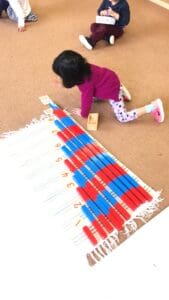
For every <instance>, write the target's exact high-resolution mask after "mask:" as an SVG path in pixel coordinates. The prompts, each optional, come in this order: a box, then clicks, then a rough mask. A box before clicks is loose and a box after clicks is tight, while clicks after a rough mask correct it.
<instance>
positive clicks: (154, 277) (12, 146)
mask: <svg viewBox="0 0 169 300" xmlns="http://www.w3.org/2000/svg"><path fill="white" fill-rule="evenodd" d="M51 130H53V127H52V125H51V122H49V120H48V119H46V118H43V119H42V120H40V121H34V122H32V123H31V124H30V125H28V126H27V127H26V128H24V129H21V130H19V131H17V132H12V133H7V134H4V135H3V136H2V138H1V140H0V165H1V171H0V173H1V189H0V223H1V225H0V226H1V238H0V239H1V250H0V251H1V255H0V257H1V268H0V273H1V275H2V277H1V278H2V279H1V284H2V288H1V291H0V296H1V294H2V296H1V297H0V298H1V299H3V300H9V299H15V298H16V299H18V300H21V299H22V300H23V299H41V300H46V299H50V300H54V299H58V298H59V299H66V298H68V297H69V298H70V297H71V298H73V299H75V300H76V299H79V297H80V299H82V300H83V299H86V298H87V297H89V298H91V297H92V298H93V297H94V298H95V299H98V300H100V299H105V300H112V297H113V298H114V297H115V298H117V299H124V297H125V298H129V299H132V300H135V298H137V300H141V299H144V298H145V293H146V298H150V297H151V298H153V299H159V298H161V299H163V300H167V299H168V289H167V281H168V279H167V278H168V275H167V273H168V268H169V265H168V252H169V243H168V241H167V237H168V232H167V230H168V229H167V228H168V225H169V211H168V209H166V210H164V211H163V212H161V213H160V214H159V215H157V216H156V217H155V218H153V219H152V220H151V221H149V222H148V223H147V224H146V225H145V226H143V227H142V228H141V229H140V230H138V231H136V232H135V233H134V234H133V235H132V236H131V237H130V238H129V239H127V240H126V241H125V242H124V243H122V244H121V245H120V246H119V247H117V249H116V250H115V251H114V252H113V254H111V255H108V256H107V258H106V259H105V260H103V261H102V263H99V264H96V267H95V268H92V269H91V268H89V267H88V264H86V258H85V256H84V252H83V253H81V250H82V247H81V246H80V245H79V247H74V245H73V243H72V242H71V241H70V240H69V239H67V237H66V235H65V234H64V233H65V227H64V230H62V229H61V227H62V225H64V224H63V223H65V218H66V216H67V212H68V211H69V207H67V211H66V210H65V205H64V206H62V205H61V204H59V205H58V202H60V201H61V200H63V199H64V200H65V189H66V188H67V185H68V184H69V181H70V177H69V176H68V178H65V177H64V180H63V178H62V177H61V176H60V175H59V174H64V171H65V170H64V168H63V167H61V164H57V167H56V163H57V161H58V159H57V158H58V157H60V155H61V152H60V148H57V147H56V137H55V136H54V135H53V134H51ZM74 196H75V194H74V191H71V192H70V193H69V200H70V198H72V201H73V199H74ZM62 210H63V213H62ZM63 216H64V222H63ZM60 225H61V226H60ZM69 233H70V232H69ZM75 244H76V243H75ZM82 245H85V243H82ZM79 250H80V251H79ZM84 250H86V249H84Z"/></svg>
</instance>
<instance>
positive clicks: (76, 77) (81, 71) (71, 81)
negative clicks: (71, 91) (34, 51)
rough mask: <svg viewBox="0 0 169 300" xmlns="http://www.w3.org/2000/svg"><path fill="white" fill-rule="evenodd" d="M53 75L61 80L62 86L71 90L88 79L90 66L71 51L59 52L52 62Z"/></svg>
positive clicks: (81, 57)
mask: <svg viewBox="0 0 169 300" xmlns="http://www.w3.org/2000/svg"><path fill="white" fill-rule="evenodd" d="M52 69H53V71H54V73H56V74H57V75H59V76H60V77H61V78H62V81H63V86H64V87H66V88H71V87H73V86H75V85H78V84H81V83H83V82H84V80H85V79H86V78H87V79H89V78H90V75H91V70H90V64H89V63H88V62H87V61H86V59H85V58H84V57H83V56H81V55H80V54H79V53H77V52H75V51H72V50H65V51H63V52H61V53H60V54H59V55H58V56H57V57H56V58H55V59H54V61H53V64H52Z"/></svg>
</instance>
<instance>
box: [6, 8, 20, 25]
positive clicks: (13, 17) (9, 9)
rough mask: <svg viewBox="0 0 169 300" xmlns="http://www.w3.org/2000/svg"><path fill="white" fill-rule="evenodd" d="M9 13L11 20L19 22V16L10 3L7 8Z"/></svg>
mask: <svg viewBox="0 0 169 300" xmlns="http://www.w3.org/2000/svg"><path fill="white" fill-rule="evenodd" d="M7 15H8V17H9V19H10V20H12V21H14V22H18V17H17V16H16V14H15V12H14V10H13V9H12V7H11V6H10V5H9V6H8V8H7Z"/></svg>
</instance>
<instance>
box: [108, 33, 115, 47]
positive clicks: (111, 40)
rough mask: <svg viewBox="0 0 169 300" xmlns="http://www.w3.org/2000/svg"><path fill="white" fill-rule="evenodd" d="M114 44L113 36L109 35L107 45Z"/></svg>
mask: <svg viewBox="0 0 169 300" xmlns="http://www.w3.org/2000/svg"><path fill="white" fill-rule="evenodd" d="M114 42H115V37H114V35H111V36H110V37H109V44H110V45H114Z"/></svg>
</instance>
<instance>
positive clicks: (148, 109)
mask: <svg viewBox="0 0 169 300" xmlns="http://www.w3.org/2000/svg"><path fill="white" fill-rule="evenodd" d="M145 109H146V113H147V114H149V113H151V112H152V111H153V109H155V105H154V104H152V103H151V104H148V105H146V106H145Z"/></svg>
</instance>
